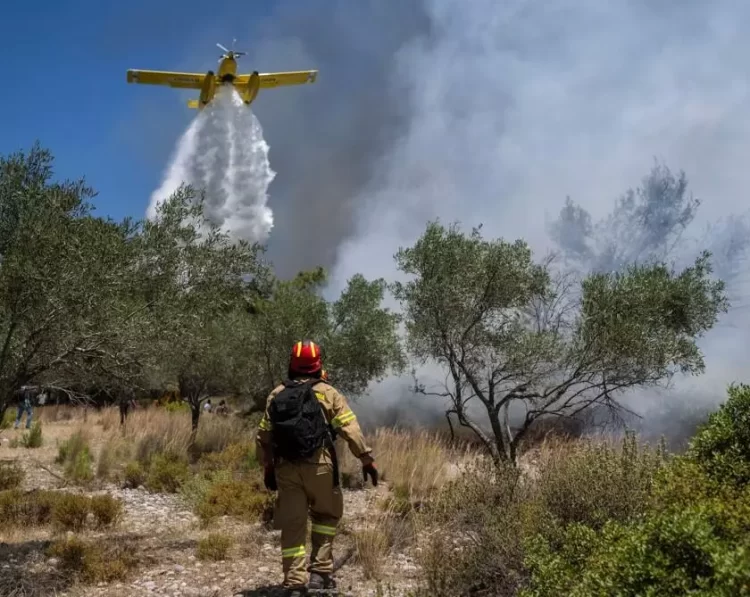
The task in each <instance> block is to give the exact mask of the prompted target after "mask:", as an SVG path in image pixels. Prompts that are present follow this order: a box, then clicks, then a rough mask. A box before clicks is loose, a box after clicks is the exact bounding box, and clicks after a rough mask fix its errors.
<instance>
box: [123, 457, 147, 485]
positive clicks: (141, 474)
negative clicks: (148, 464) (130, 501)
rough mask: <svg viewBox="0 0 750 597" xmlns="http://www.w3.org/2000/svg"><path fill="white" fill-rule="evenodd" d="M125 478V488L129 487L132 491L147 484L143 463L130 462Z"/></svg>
mask: <svg viewBox="0 0 750 597" xmlns="http://www.w3.org/2000/svg"><path fill="white" fill-rule="evenodd" d="M123 477H124V479H123V486H124V487H126V488H128V487H129V488H131V489H135V488H137V487H140V486H141V485H143V484H144V483H145V482H146V473H145V471H144V470H143V467H142V466H141V463H140V462H138V461H137V460H133V461H131V462H128V463H127V464H126V465H125V471H124V472H123Z"/></svg>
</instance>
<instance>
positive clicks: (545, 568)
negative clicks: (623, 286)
mask: <svg viewBox="0 0 750 597" xmlns="http://www.w3.org/2000/svg"><path fill="white" fill-rule="evenodd" d="M729 396H730V397H729V400H727V402H726V403H725V404H724V405H722V407H721V408H720V409H719V411H718V412H716V413H714V414H713V415H712V416H711V417H710V420H709V422H708V423H707V424H706V425H705V426H704V427H703V428H702V429H701V430H699V432H698V433H697V435H696V437H695V438H694V440H693V442H692V444H691V448H690V450H689V451H688V452H687V453H686V454H685V455H684V456H681V457H678V458H674V459H673V460H672V461H670V462H669V464H668V465H666V466H664V467H662V468H661V469H660V470H659V472H658V474H657V475H656V476H655V481H654V482H653V484H652V490H651V491H650V492H649V495H648V496H647V500H646V502H645V504H643V508H642V512H641V514H640V516H635V515H634V514H636V513H637V509H634V510H633V512H632V513H631V516H629V517H627V518H620V519H618V518H617V517H616V516H610V517H609V519H608V520H607V521H606V522H605V523H604V524H603V526H602V525H601V524H592V521H591V520H581V519H572V522H571V524H569V525H567V526H563V527H560V528H558V529H557V532H556V533H540V534H537V535H535V536H533V537H530V538H529V539H528V541H527V543H526V547H527V551H526V556H525V565H526V566H527V568H528V571H529V573H530V582H529V584H528V586H527V588H526V589H525V590H524V591H522V593H521V594H522V595H523V596H524V597H543V596H547V595H549V596H552V595H561V594H565V595H581V596H583V595H601V594H617V595H622V596H623V597H625V596H631V595H632V596H633V597H635V596H636V595H675V596H677V595H709V596H714V595H715V596H717V597H718V596H722V597H723V596H725V595H727V596H728V595H745V594H748V587H749V586H750V484H748V483H747V482H746V477H745V471H746V470H747V466H748V453H747V451H743V449H742V447H743V445H742V441H743V438H746V437H747V433H748V427H749V425H750V420H749V419H748V418H747V417H746V416H743V415H744V414H746V413H745V411H746V410H747V401H748V393H747V387H746V386H731V387H730V388H729Z"/></svg>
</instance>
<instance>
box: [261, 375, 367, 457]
mask: <svg viewBox="0 0 750 597" xmlns="http://www.w3.org/2000/svg"><path fill="white" fill-rule="evenodd" d="M299 381H305V378H302V379H299ZM283 389H284V386H283V384H280V385H278V386H277V387H275V388H274V389H273V391H272V392H271V393H270V394H269V395H268V398H267V399H266V411H265V412H264V413H263V418H262V419H261V420H260V425H259V426H258V434H257V436H256V445H257V448H258V449H257V453H258V457H259V460H260V462H261V464H263V465H264V466H266V465H270V464H271V463H272V462H273V453H272V447H271V430H272V426H271V421H270V420H269V417H268V407H269V405H270V404H271V402H272V401H273V399H274V398H275V397H276V395H277V394H279V392H281V390H283ZM313 391H314V392H315V395H316V396H317V398H318V401H319V402H320V406H321V408H322V410H323V414H324V415H325V417H326V420H327V421H328V423H329V424H330V425H331V426H332V427H333V429H334V430H335V431H336V433H337V435H338V436H340V437H343V438H344V439H345V440H346V443H347V444H348V445H349V449H350V450H351V451H352V454H354V456H356V457H357V458H361V457H362V456H367V455H370V452H372V449H371V448H370V447H369V446H368V445H367V443H366V442H365V438H364V435H363V434H362V429H361V428H360V426H359V423H358V422H357V417H356V416H355V414H354V412H353V411H352V409H351V408H349V404H348V403H347V400H346V398H344V396H343V394H341V393H339V392H338V391H337V390H336V389H335V388H334V387H333V386H331V385H329V384H327V383H326V382H324V381H320V382H318V383H316V384H315V385H314V386H313ZM307 461H308V462H311V463H313V464H320V463H330V462H331V455H330V454H329V452H328V449H327V448H325V447H323V448H321V449H320V450H318V451H317V452H316V453H315V454H313V455H312V456H310V457H309V458H308V459H307Z"/></svg>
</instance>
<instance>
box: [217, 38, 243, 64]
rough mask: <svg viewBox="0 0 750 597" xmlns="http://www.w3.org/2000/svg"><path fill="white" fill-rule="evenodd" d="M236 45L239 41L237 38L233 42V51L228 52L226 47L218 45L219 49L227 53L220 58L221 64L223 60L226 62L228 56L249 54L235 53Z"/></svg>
mask: <svg viewBox="0 0 750 597" xmlns="http://www.w3.org/2000/svg"><path fill="white" fill-rule="evenodd" d="M235 43H237V39H236V38H235V39H233V40H232V49H231V50H228V49H227V48H225V47H224V46H222V45H221V44H219V43H217V44H216V47H217V48H219V49H220V50H223V51H224V52H225V53H224V54H222V55H221V56H219V62H221V61H222V60H224V58H226V57H227V55H230V56H244V55H245V54H247V52H235V51H234V44H235Z"/></svg>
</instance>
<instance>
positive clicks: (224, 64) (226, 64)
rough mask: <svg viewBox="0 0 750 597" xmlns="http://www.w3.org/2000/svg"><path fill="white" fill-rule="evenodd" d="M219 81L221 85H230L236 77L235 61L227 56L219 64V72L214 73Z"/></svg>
mask: <svg viewBox="0 0 750 597" xmlns="http://www.w3.org/2000/svg"><path fill="white" fill-rule="evenodd" d="M216 76H217V77H218V78H219V81H220V82H221V83H222V85H223V84H224V83H232V82H233V81H234V79H235V77H236V76H237V61H236V60H235V59H234V58H232V57H231V56H228V57H227V58H224V59H223V60H222V61H221V63H220V64H219V72H217V73H216Z"/></svg>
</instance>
